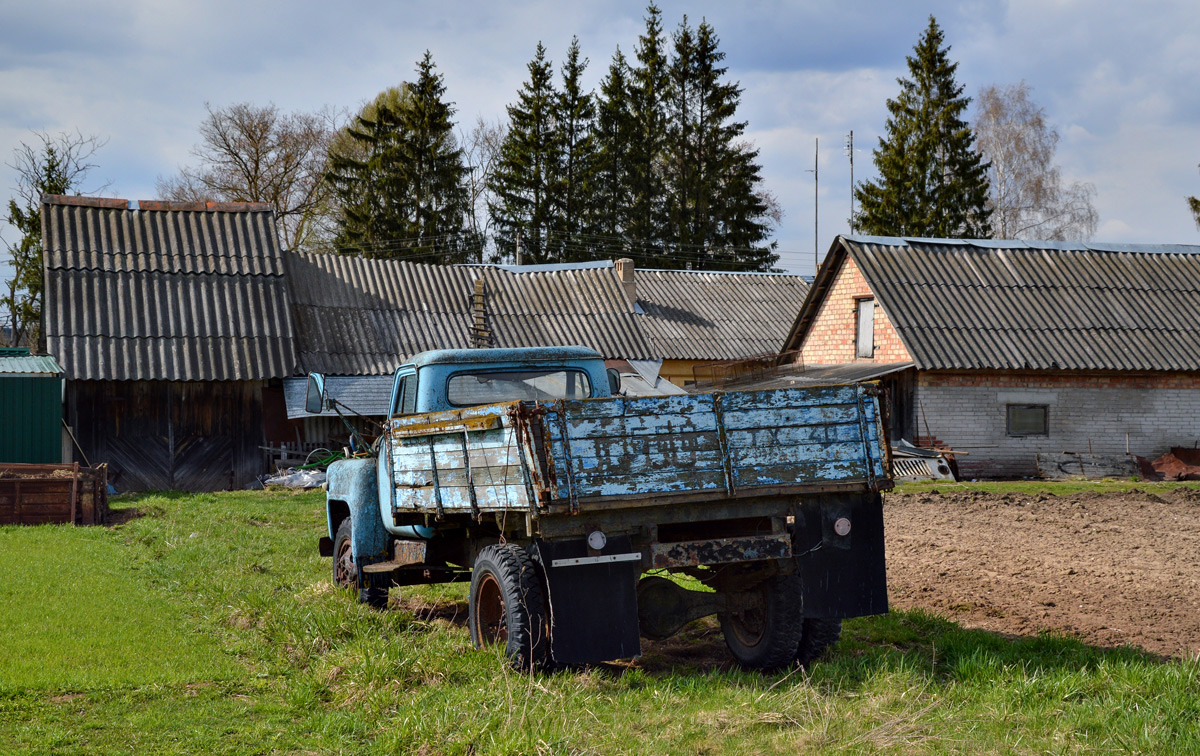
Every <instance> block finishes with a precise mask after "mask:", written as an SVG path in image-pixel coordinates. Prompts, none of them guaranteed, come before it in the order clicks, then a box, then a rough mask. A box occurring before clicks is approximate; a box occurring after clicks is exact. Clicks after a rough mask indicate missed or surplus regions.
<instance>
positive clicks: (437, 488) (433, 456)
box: [429, 436, 446, 520]
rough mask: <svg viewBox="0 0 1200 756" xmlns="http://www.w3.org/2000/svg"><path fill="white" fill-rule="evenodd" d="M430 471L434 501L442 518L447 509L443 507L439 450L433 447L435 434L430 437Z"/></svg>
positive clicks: (439, 517)
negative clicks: (439, 472) (438, 467)
mask: <svg viewBox="0 0 1200 756" xmlns="http://www.w3.org/2000/svg"><path fill="white" fill-rule="evenodd" d="M429 471H430V472H431V473H433V501H434V504H435V505H436V506H437V519H439V520H441V519H443V518H444V517H445V516H446V510H445V509H444V508H443V507H442V481H441V476H440V475H438V469H437V452H436V451H435V450H434V447H433V436H430V437H429Z"/></svg>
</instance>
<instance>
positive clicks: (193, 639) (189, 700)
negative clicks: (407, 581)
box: [0, 484, 1200, 754]
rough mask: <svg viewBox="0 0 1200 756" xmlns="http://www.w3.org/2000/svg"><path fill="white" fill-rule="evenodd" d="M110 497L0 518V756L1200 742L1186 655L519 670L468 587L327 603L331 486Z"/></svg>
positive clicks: (704, 636) (884, 645) (1055, 649)
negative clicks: (474, 620) (464, 617)
mask: <svg viewBox="0 0 1200 756" xmlns="http://www.w3.org/2000/svg"><path fill="white" fill-rule="evenodd" d="M1143 485H1144V484H1143ZM119 506H123V507H127V508H136V509H137V510H138V511H139V512H141V513H142V515H143V516H140V517H135V518H133V519H130V520H129V521H128V522H126V523H125V524H123V525H119V526H116V527H112V528H69V527H39V528H5V529H0V547H2V548H3V552H2V553H4V554H5V555H6V556H7V557H8V559H6V564H7V565H8V566H7V568H6V570H5V571H4V572H3V573H0V597H3V613H4V616H3V618H2V619H0V623H2V624H0V648H2V656H3V658H0V753H3V754H8V753H31V754H41V753H46V754H51V753H54V754H58V753H66V754H109V753H113V754H116V753H123V754H125V753H163V754H174V753H178V754H184V753H215V754H243V753H250V754H324V753H345V754H360V753H362V754H390V753H420V754H442V753H444V754H467V753H487V754H491V753H507V754H527V753H539V754H610V753H654V754H666V753H670V754H683V753H712V754H717V753H720V754H725V753H731V754H759V753H788V754H792V753H826V752H834V753H839V752H840V753H962V752H971V753H975V752H982V753H1035V752H1038V753H1040V752H1048V753H1074V752H1134V753H1155V752H1157V753H1189V752H1197V751H1200V734H1198V733H1200V663H1197V662H1195V661H1188V662H1180V661H1163V660H1160V659H1157V658H1155V657H1152V656H1150V655H1147V654H1144V653H1141V652H1139V651H1136V650H1133V649H1117V650H1105V649H1096V648H1090V647H1087V646H1084V645H1082V644H1080V643H1078V642H1076V641H1074V640H1071V639H1069V638H1064V637H1056V636H1039V637H1033V638H1019V639H1007V638H1002V637H999V636H996V635H992V634H988V633H983V632H977V631H968V630H964V629H962V628H960V627H959V626H957V625H955V624H953V623H951V622H949V621H947V620H944V619H941V618H938V617H933V616H929V615H925V614H922V613H897V614H892V615H888V616H884V617H876V618H869V619H861V620H855V621H851V622H848V623H847V624H846V632H845V634H844V639H843V641H842V643H840V644H839V646H838V648H837V652H836V654H835V655H834V656H833V657H832V658H830V659H829V660H827V661H825V662H823V663H820V664H817V665H815V666H814V667H813V669H812V671H811V672H810V673H805V672H803V671H799V670H797V671H793V672H791V673H789V674H779V675H758V674H751V673H744V672H740V671H736V670H734V669H732V668H731V667H729V666H728V665H724V664H714V663H712V661H711V659H712V658H714V656H715V655H717V654H719V653H720V648H719V644H720V638H719V635H718V634H715V633H714V632H713V631H712V627H713V623H712V621H711V620H702V621H700V623H697V624H696V625H695V626H693V627H692V628H690V629H689V633H688V635H687V638H688V639H689V641H688V643H689V644H690V645H687V646H686V649H687V650H688V651H691V650H695V651H696V652H697V653H696V655H694V656H693V655H691V654H689V653H675V654H673V655H671V656H662V655H660V656H659V657H656V658H652V659H647V660H646V663H645V665H644V668H643V667H639V666H629V665H601V666H598V667H595V668H590V669H585V670H569V671H564V672H558V673H555V674H547V675H534V676H522V675H518V674H516V673H513V672H511V671H510V670H509V668H508V667H507V666H506V665H505V663H504V661H503V659H501V658H500V657H499V656H498V655H496V654H494V653H487V652H476V651H474V650H472V649H471V646H470V640H469V637H468V634H467V632H466V629H465V627H464V626H463V625H462V623H461V622H454V621H450V619H449V618H450V617H451V616H452V615H453V613H454V611H455V610H457V611H459V613H460V614H461V613H462V612H465V605H464V601H465V587H464V586H462V585H450V586H433V587H429V588H421V589H405V596H406V597H407V598H408V599H409V600H408V601H406V603H405V604H404V605H403V607H400V608H397V607H396V606H395V605H393V607H392V608H391V609H390V610H388V611H385V612H376V611H373V610H371V609H369V608H366V607H363V606H360V605H358V604H356V603H354V601H353V600H352V598H351V597H350V596H349V595H347V594H346V593H343V592H341V591H337V590H334V589H333V588H332V587H331V586H330V584H329V576H328V572H329V567H328V562H327V560H324V559H320V558H319V557H317V556H316V539H317V537H318V536H319V535H321V531H322V528H323V524H324V516H323V513H322V509H321V499H320V495H319V494H303V495H292V494H272V493H230V494H218V495H195V496H188V495H165V496H144V497H138V498H134V499H130V500H127V501H125V502H123V503H121V504H120V505H119ZM46 565H53V566H54V568H55V572H54V575H55V577H54V578H49V577H44V576H45V575H48V574H49V573H50V569H48V568H47V566H46ZM395 595H396V593H395V591H394V592H393V597H395ZM18 597H19V598H20V600H17V598H18ZM693 647H694V649H693ZM90 659H95V661H89V660H90ZM692 659H695V660H696V661H692Z"/></svg>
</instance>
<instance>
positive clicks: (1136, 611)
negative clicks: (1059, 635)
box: [884, 488, 1200, 657]
mask: <svg viewBox="0 0 1200 756" xmlns="http://www.w3.org/2000/svg"><path fill="white" fill-rule="evenodd" d="M884 516H885V518H886V527H887V530H886V532H887V558H888V588H889V593H890V595H891V602H892V607H893V608H896V609H912V608H923V609H927V610H929V611H932V612H935V613H937V614H941V615H944V616H946V617H949V618H950V619H953V620H954V621H956V622H959V623H960V624H962V625H963V626H965V627H970V628H977V629H984V630H991V631H996V632H1001V633H1009V634H1014V635H1029V634H1034V633H1037V632H1039V631H1041V630H1047V629H1048V630H1057V631H1062V632H1066V633H1069V634H1071V635H1074V636H1076V637H1078V638H1079V639H1080V640H1082V641H1083V642H1085V643H1088V644H1091V645H1096V646H1118V645H1123V644H1132V645H1135V646H1140V647H1142V648H1144V649H1146V650H1147V651H1151V652H1153V653H1156V654H1162V655H1164V656H1176V657H1181V656H1195V655H1197V654H1200V489H1196V488H1190V489H1177V490H1174V491H1169V492H1163V493H1158V494H1155V493H1150V492H1146V491H1132V492H1128V493H1104V494H1100V493H1084V494H1072V495H1067V496H1051V495H1042V494H1038V495H1019V494H1003V495H998V494H986V493H980V492H952V493H940V494H932V493H919V494H888V495H886V497H885V506H884Z"/></svg>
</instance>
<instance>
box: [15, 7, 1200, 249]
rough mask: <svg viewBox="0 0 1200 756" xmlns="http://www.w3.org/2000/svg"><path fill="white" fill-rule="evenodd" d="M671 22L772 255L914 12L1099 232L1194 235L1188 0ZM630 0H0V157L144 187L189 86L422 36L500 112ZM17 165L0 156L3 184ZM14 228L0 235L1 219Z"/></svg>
mask: <svg viewBox="0 0 1200 756" xmlns="http://www.w3.org/2000/svg"><path fill="white" fill-rule="evenodd" d="M662 7H663V21H664V26H665V27H666V30H667V31H668V33H669V32H671V31H672V30H673V29H674V28H675V27H676V26H677V25H678V23H679V21H680V19H681V17H682V15H683V13H685V12H686V13H687V14H688V17H689V20H690V21H691V22H692V23H693V24H694V23H698V22H699V21H700V20H701V18H706V19H707V20H708V21H709V22H710V23H711V24H712V25H713V26H714V28H715V29H716V32H717V34H718V35H719V37H720V39H721V46H722V49H723V50H724V51H725V52H726V53H727V55H728V57H727V59H726V61H725V62H726V64H727V65H728V66H729V76H730V77H731V78H732V79H734V80H736V81H739V82H740V83H741V84H742V86H743V87H744V88H745V94H744V96H743V105H742V111H741V117H742V118H744V119H746V120H748V121H749V128H748V136H750V138H752V139H753V140H754V141H755V143H756V144H757V145H758V147H759V148H760V150H761V159H762V164H763V175H764V177H765V179H766V184H767V189H769V190H771V191H772V192H774V193H775V194H776V196H777V197H778V198H779V199H780V200H781V202H782V203H783V206H784V210H785V211H786V214H787V215H786V218H785V220H784V224H783V226H782V227H781V228H780V229H779V234H778V238H779V242H780V247H781V249H783V250H785V251H787V252H790V253H794V254H792V255H789V256H787V257H785V260H784V262H785V264H786V265H788V266H789V267H792V268H793V269H795V270H797V271H802V272H808V271H809V270H810V269H811V262H809V260H810V259H811V250H812V245H813V226H812V200H813V193H812V174H811V173H808V172H807V171H808V170H809V169H811V168H812V159H813V156H812V152H813V138H814V137H819V138H820V140H821V145H822V149H821V156H820V170H821V196H820V203H821V213H820V228H821V239H820V240H819V247H820V248H821V250H822V252H823V251H824V250H825V249H826V248H827V247H828V242H829V239H830V238H831V237H832V235H833V234H835V233H839V232H843V231H845V230H846V218H847V215H848V213H849V184H850V176H849V162H848V160H847V159H846V158H845V156H844V155H843V149H842V142H843V140H844V137H845V135H846V133H847V132H848V131H849V130H850V129H853V130H854V132H855V140H856V146H857V147H858V148H859V150H860V151H859V152H858V153H857V154H856V159H855V178H856V179H857V180H860V181H861V180H862V179H865V178H869V177H871V176H872V175H873V167H872V165H871V160H870V158H871V150H872V149H873V148H874V147H875V143H876V139H877V137H878V135H879V133H880V132H881V131H882V130H883V127H884V120H885V118H886V109H885V107H884V102H885V101H886V99H887V98H888V97H892V96H895V94H896V92H897V91H898V87H897V85H896V81H895V79H896V77H897V76H900V75H903V74H904V72H905V68H904V57H905V55H907V54H909V53H910V52H911V51H912V47H913V45H914V44H915V43H916V41H917V38H918V36H919V35H920V33H921V32H922V30H923V29H924V28H925V25H926V23H927V22H928V15H929V13H930V12H932V13H934V14H935V15H936V16H937V18H938V20H939V22H941V24H942V26H943V29H944V31H945V34H946V41H947V42H948V43H949V44H950V45H951V46H952V48H951V57H952V58H953V59H954V60H957V61H959V63H960V66H959V69H958V80H959V82H960V83H962V84H963V85H964V86H965V88H966V92H967V93H968V94H974V93H975V92H977V91H978V90H979V88H980V87H981V86H984V85H987V84H993V83H999V84H1005V83H1015V82H1017V81H1020V80H1021V79H1025V80H1026V81H1027V82H1028V83H1029V84H1030V85H1031V86H1032V87H1033V91H1034V97H1035V99H1036V100H1037V101H1038V102H1039V103H1040V104H1042V105H1044V106H1045V108H1046V110H1047V115H1048V116H1049V118H1050V120H1051V122H1052V123H1054V124H1055V125H1056V126H1057V128H1058V129H1059V131H1060V133H1061V134H1062V137H1063V139H1062V141H1061V143H1060V146H1059V162H1060V163H1061V164H1062V166H1063V168H1064V173H1065V174H1066V176H1067V177H1068V178H1069V179H1070V180H1082V181H1087V182H1090V183H1092V184H1094V185H1095V186H1096V190H1097V208H1098V209H1099V211H1100V214H1101V222H1102V225H1101V229H1100V232H1099V235H1100V236H1101V237H1102V238H1104V239H1106V240H1113V241H1117V240H1124V241H1157V242H1198V241H1200V234H1198V233H1197V231H1196V229H1195V226H1194V225H1193V224H1192V222H1191V219H1190V217H1189V216H1188V215H1187V213H1186V207H1185V206H1184V205H1183V204H1182V198H1183V197H1184V196H1186V195H1188V194H1196V193H1197V192H1200V173H1197V172H1196V163H1198V162H1200V87H1196V86H1195V82H1196V81H1197V80H1200V56H1198V55H1196V54H1195V52H1194V46H1195V40H1196V39H1197V38H1200V13H1196V12H1195V7H1194V2H1187V3H1185V2H1149V3H1137V4H1133V3H1120V2H1115V0H1108V1H1106V2H1082V0H1079V1H1072V0H1062V1H1059V2H1047V1H1046V0H1011V2H984V1H983V0H973V1H972V2H950V1H949V0H934V2H932V3H924V4H921V5H915V4H910V3H880V2H876V3H844V2H834V0H820V1H819V2H806V3H794V2H783V1H782V0H780V1H779V2H767V1H765V0H757V1H755V2H749V3H743V4H730V3H728V2H716V0H697V1H696V2H689V3H686V4H685V3H673V2H672V3H667V2H664V3H663V4H662ZM644 13H645V5H644V4H643V3H642V2H641V1H640V0H638V2H615V1H611V0H610V1H609V2H591V3H575V4H562V3H554V2H549V0H538V1H537V2H523V3H519V4H512V3H510V4H496V3H482V2H466V3H442V4H432V3H424V4H419V3H418V4H414V3H403V4H377V3H365V2H351V3H340V4H329V3H324V2H316V1H315V0H300V1H299V2H291V3H281V2H268V3H244V2H235V1H234V0H214V1H213V2H208V3H200V4H197V3H187V2H182V0H170V1H165V0H154V1H151V0H142V1H141V2H127V3H120V4H112V3H107V4H97V3H86V2H53V1H47V2H41V3H30V2H15V1H11V0H10V1H8V2H5V1H3V0H0V18H4V19H5V21H4V24H3V27H0V160H7V159H8V155H9V154H10V150H11V149H12V148H13V147H14V146H16V144H17V143H18V142H19V141H20V140H22V139H27V138H28V132H29V130H31V129H39V130H49V131H58V130H63V129H70V130H75V129H78V130H79V131H81V132H83V133H84V134H96V135H99V136H104V137H108V138H109V139H110V142H109V144H108V146H107V147H106V148H105V149H104V150H103V151H102V152H101V153H100V154H99V155H98V158H99V162H100V163H101V169H100V170H99V171H97V174H96V176H97V177H98V178H101V179H104V178H109V179H112V181H113V191H114V192H115V193H117V194H118V195H120V196H124V197H129V198H131V199H141V198H148V197H150V196H151V195H152V193H153V188H154V182H155V179H156V178H157V176H159V175H166V174H170V173H173V172H174V171H175V170H176V169H177V168H178V167H179V165H180V164H181V163H184V162H186V161H187V160H189V154H188V150H189V149H190V147H191V146H192V145H193V144H194V143H195V142H196V140H197V137H198V134H197V126H198V124H199V122H200V120H201V118H202V117H203V115H204V103H205V101H210V102H212V103H213V104H214V105H217V106H221V105H225V104H229V103H232V102H238V101H251V102H267V101H273V102H274V103H275V104H277V105H279V106H280V107H281V108H284V109H287V110H297V109H299V110H315V109H317V108H320V107H322V106H324V105H334V106H339V107H345V108H351V109H352V108H355V107H357V106H358V105H359V104H360V103H361V102H362V101H364V100H366V99H368V98H370V97H373V96H374V95H375V94H376V93H377V92H379V91H380V90H382V89H383V88H385V87H387V86H392V85H395V84H397V83H398V82H400V81H402V80H404V79H406V78H410V77H411V75H412V71H413V67H414V64H415V62H416V60H417V59H418V58H419V57H420V56H421V55H422V53H423V52H424V51H425V50H426V49H429V50H430V51H432V53H433V56H434V60H435V61H436V63H437V65H438V67H439V70H440V71H441V72H442V73H443V74H444V75H445V79H446V85H447V96H448V98H449V99H451V100H453V101H455V102H456V104H457V107H458V112H459V120H460V122H462V123H465V124H469V123H471V122H473V121H474V119H475V117H476V116H477V115H482V116H484V117H487V118H496V117H499V116H502V115H503V113H504V106H505V105H506V104H507V103H509V102H511V101H512V100H513V99H514V97H515V93H516V90H517V88H518V87H519V86H520V84H521V82H522V80H523V79H524V78H525V75H526V71H525V65H526V63H527V62H528V61H529V59H530V58H531V57H532V55H533V51H534V47H535V45H536V44H537V42H538V41H539V40H540V41H542V42H543V43H544V44H545V46H546V48H547V52H548V55H549V57H550V58H551V59H552V60H554V61H555V64H556V66H557V64H558V63H559V62H561V59H562V57H563V54H564V53H565V51H566V48H567V45H568V43H569V42H570V39H571V36H572V35H573V34H577V35H578V36H579V38H580V44H581V47H582V51H583V53H584V55H586V56H587V57H588V58H589V59H590V60H591V66H590V68H589V71H588V79H589V81H590V83H591V84H592V85H593V86H595V85H598V83H599V81H600V79H601V77H602V76H603V75H604V73H605V71H606V69H607V67H608V64H609V61H610V58H611V56H612V53H613V51H614V49H615V48H616V47H617V45H620V46H621V49H622V50H623V51H624V52H625V53H626V54H627V55H632V52H633V48H634V46H635V44H636V39H637V35H638V34H639V33H640V32H641V31H642V18H643V16H644ZM13 181H14V177H13V175H12V172H11V171H10V170H8V168H7V167H0V187H10V186H11V185H12V184H13ZM10 236H11V233H6V238H8V237H10Z"/></svg>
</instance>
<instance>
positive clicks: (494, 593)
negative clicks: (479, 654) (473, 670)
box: [475, 573, 508, 646]
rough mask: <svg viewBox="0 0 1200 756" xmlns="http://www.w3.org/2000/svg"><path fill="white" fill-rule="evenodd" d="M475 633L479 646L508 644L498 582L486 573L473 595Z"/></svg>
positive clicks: (505, 614) (502, 595) (506, 623)
mask: <svg viewBox="0 0 1200 756" xmlns="http://www.w3.org/2000/svg"><path fill="white" fill-rule="evenodd" d="M475 631H476V633H477V634H478V636H479V642H480V644H481V645H484V646H487V645H490V644H493V643H505V644H507V643H508V617H507V612H506V611H505V608H504V594H503V593H502V592H501V590H500V581H499V580H497V579H496V576H495V575H493V574H491V573H488V574H486V575H484V576H483V578H482V579H481V580H480V581H479V588H478V591H477V593H476V595H475Z"/></svg>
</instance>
